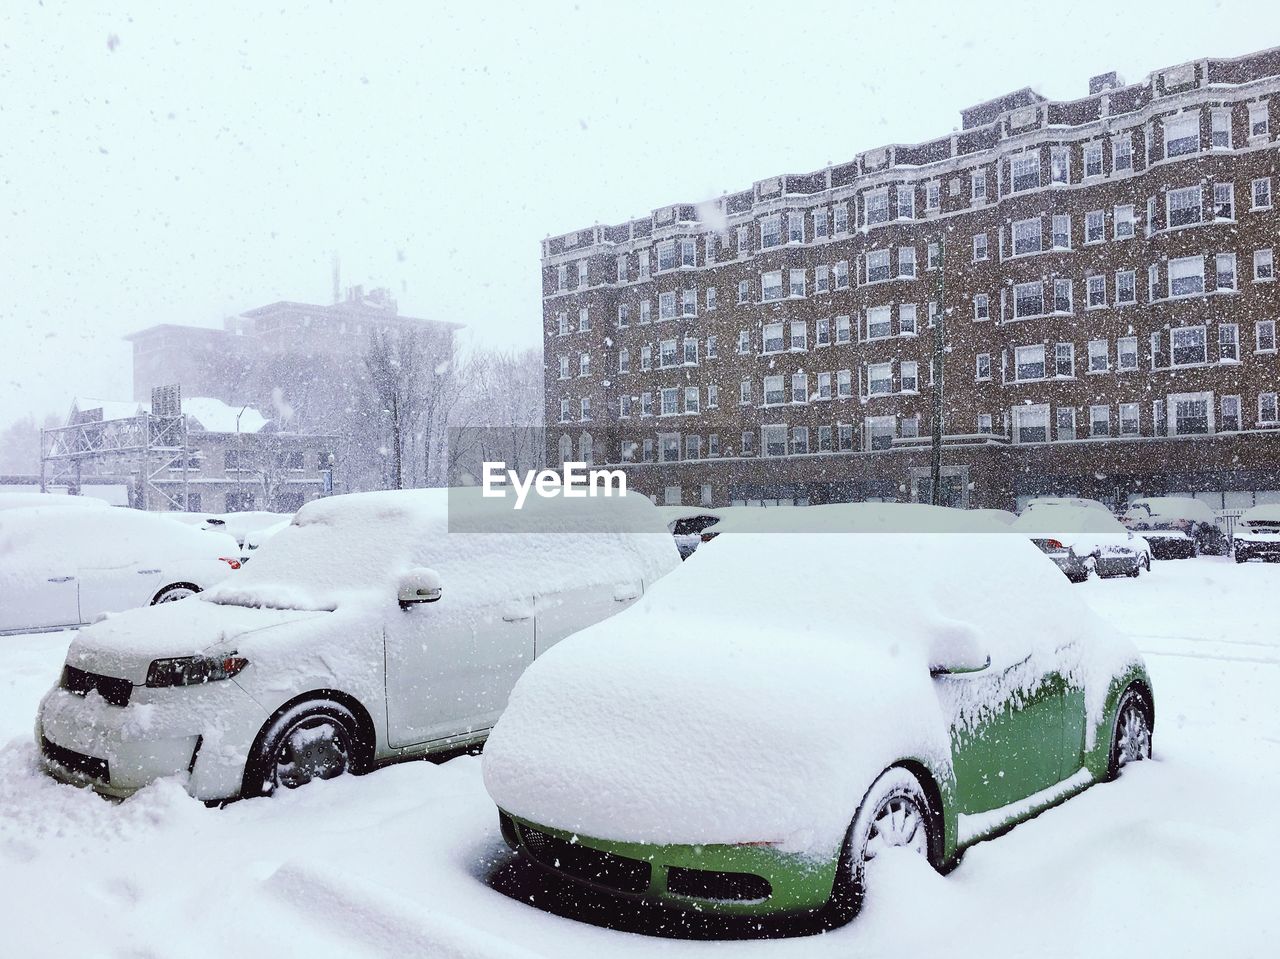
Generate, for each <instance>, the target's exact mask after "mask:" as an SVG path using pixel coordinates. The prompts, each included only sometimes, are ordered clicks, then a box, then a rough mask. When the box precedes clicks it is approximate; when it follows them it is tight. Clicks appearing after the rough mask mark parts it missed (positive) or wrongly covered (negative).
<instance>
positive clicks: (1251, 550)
mask: <svg viewBox="0 0 1280 959" xmlns="http://www.w3.org/2000/svg"><path fill="white" fill-rule="evenodd" d="M1232 549H1233V550H1234V551H1235V555H1236V556H1237V558H1238V557H1240V556H1244V557H1246V558H1248V559H1255V558H1256V559H1280V536H1259V537H1256V538H1245V537H1243V536H1237V537H1236V538H1235V541H1234V543H1233V544H1232Z"/></svg>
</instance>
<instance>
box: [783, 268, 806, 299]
mask: <svg viewBox="0 0 1280 959" xmlns="http://www.w3.org/2000/svg"><path fill="white" fill-rule="evenodd" d="M787 290H788V292H789V293H790V294H791V295H792V296H797V297H801V296H804V293H805V271H804V270H787Z"/></svg>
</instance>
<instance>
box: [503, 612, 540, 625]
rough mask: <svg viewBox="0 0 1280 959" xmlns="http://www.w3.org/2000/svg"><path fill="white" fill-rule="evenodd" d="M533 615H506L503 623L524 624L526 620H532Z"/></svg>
mask: <svg viewBox="0 0 1280 959" xmlns="http://www.w3.org/2000/svg"><path fill="white" fill-rule="evenodd" d="M532 618H533V613H504V614H503V616H502V621H503V622H504V623H523V622H524V621H525V620H526V619H532Z"/></svg>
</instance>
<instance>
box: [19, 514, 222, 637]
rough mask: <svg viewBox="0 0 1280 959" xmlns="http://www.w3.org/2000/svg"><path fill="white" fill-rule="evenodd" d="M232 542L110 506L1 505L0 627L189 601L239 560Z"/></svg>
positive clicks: (50, 624)
mask: <svg viewBox="0 0 1280 959" xmlns="http://www.w3.org/2000/svg"><path fill="white" fill-rule="evenodd" d="M239 557H240V550H239V547H237V546H236V544H235V541H234V540H232V539H231V537H229V536H224V535H222V534H220V533H206V532H201V531H199V530H194V529H186V528H183V527H182V526H179V525H177V524H175V523H171V522H169V521H168V520H167V519H164V518H163V517H162V516H161V515H160V514H157V513H144V512H141V511H140V510H133V509H123V508H117V507H111V506H104V507H102V508H101V509H92V508H89V509H83V508H81V509H74V508H73V509H68V508H67V507H65V506H40V507H36V508H33V509H32V508H28V509H12V510H5V511H3V512H0V597H3V601H0V633H2V632H31V631H36V630H45V629H60V628H64V627H68V626H79V625H81V624H82V623H92V622H93V621H94V620H95V619H97V618H98V617H99V616H100V615H101V614H103V613H109V612H118V611H120V610H126V609H132V608H134V607H137V606H148V605H156V604H160V603H166V604H167V603H171V602H172V601H174V600H178V599H185V598H186V597H188V596H191V595H194V594H195V593H198V592H200V591H201V590H205V589H208V588H209V587H210V586H214V585H215V584H217V583H219V582H221V581H222V580H224V579H226V578H227V576H229V575H230V574H231V572H232V570H235V569H238V568H239V566H240V558H239Z"/></svg>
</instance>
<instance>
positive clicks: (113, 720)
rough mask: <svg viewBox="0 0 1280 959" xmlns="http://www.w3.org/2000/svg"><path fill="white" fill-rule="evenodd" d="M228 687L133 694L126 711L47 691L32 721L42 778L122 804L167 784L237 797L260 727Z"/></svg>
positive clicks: (257, 715) (258, 712)
mask: <svg viewBox="0 0 1280 959" xmlns="http://www.w3.org/2000/svg"><path fill="white" fill-rule="evenodd" d="M265 718H266V717H265V714H264V713H263V711H262V709H261V707H259V706H258V705H257V703H255V702H254V701H253V700H252V699H250V698H249V696H248V695H247V694H246V693H245V692H244V691H243V690H242V689H241V688H240V687H239V686H237V685H236V684H235V683H234V682H232V681H229V680H228V681H224V682H217V683H209V684H207V685H205V686H199V687H194V686H188V687H179V688H173V689H148V688H147V687H145V686H135V687H133V694H132V696H131V697H130V700H129V703H128V705H126V706H116V705H112V704H111V703H109V702H108V701H107V700H106V699H104V698H103V697H102V696H101V695H99V694H98V693H97V692H90V693H89V694H88V695H83V696H81V695H77V694H75V693H72V692H70V691H68V690H66V689H63V688H61V687H55V688H54V689H51V690H50V691H49V692H48V693H47V694H46V695H45V697H44V699H43V700H41V702H40V708H39V711H38V712H37V715H36V730H35V735H36V747H37V748H38V749H39V752H40V763H41V766H42V768H43V769H44V771H45V772H46V773H48V774H49V775H50V776H52V777H53V778H55V779H58V780H60V781H62V782H67V783H72V784H74V785H79V786H89V787H91V788H92V789H94V790H95V791H96V792H99V793H101V794H102V795H104V796H111V797H114V798H117V799H123V798H126V797H128V796H130V795H132V794H133V793H135V792H137V791H138V790H139V789H141V788H142V787H143V786H146V785H148V784H149V783H152V782H155V781H156V780H157V779H162V778H165V777H168V776H178V777H181V778H182V779H183V781H184V783H185V785H186V788H187V791H188V792H189V793H191V795H192V796H194V797H196V798H197V799H206V800H215V799H228V798H231V797H233V796H235V795H237V794H238V793H239V792H240V785H241V781H242V779H243V775H244V763H245V759H246V758H247V756H248V751H249V748H250V747H251V745H252V743H253V739H254V737H255V736H256V735H257V732H258V730H259V729H260V728H261V725H262V722H263V721H264V719H265Z"/></svg>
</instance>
